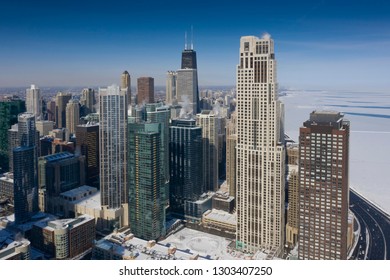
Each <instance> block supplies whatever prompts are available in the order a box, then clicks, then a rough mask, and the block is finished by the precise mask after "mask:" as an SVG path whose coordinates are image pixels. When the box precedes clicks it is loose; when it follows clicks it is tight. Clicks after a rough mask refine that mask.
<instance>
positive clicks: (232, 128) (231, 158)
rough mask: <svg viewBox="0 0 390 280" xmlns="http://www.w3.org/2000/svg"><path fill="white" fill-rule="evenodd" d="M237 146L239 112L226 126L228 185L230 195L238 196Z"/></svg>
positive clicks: (232, 116)
mask: <svg viewBox="0 0 390 280" xmlns="http://www.w3.org/2000/svg"><path fill="white" fill-rule="evenodd" d="M236 145H237V112H234V113H233V114H232V115H231V118H230V119H229V120H228V123H227V124H226V183H227V185H228V187H229V195H230V196H234V197H235V196H236V157H237V156H236Z"/></svg>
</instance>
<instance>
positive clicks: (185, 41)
mask: <svg viewBox="0 0 390 280" xmlns="http://www.w3.org/2000/svg"><path fill="white" fill-rule="evenodd" d="M184 50H187V31H186V32H185V33H184Z"/></svg>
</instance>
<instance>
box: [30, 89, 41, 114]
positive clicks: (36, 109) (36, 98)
mask: <svg viewBox="0 0 390 280" xmlns="http://www.w3.org/2000/svg"><path fill="white" fill-rule="evenodd" d="M26 109H27V112H29V113H33V114H34V115H35V118H36V119H39V118H40V117H41V115H42V95H41V90H40V89H39V88H38V87H36V86H35V85H31V87H30V88H28V89H26Z"/></svg>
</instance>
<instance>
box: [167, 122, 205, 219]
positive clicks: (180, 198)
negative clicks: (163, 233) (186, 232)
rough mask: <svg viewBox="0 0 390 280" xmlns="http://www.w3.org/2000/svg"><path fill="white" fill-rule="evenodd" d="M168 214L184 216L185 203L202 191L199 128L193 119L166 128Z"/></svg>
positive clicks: (194, 199)
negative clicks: (168, 183)
mask: <svg viewBox="0 0 390 280" xmlns="http://www.w3.org/2000/svg"><path fill="white" fill-rule="evenodd" d="M169 137H170V140H169V167H170V175H171V179H170V193H169V198H170V212H172V213H173V214H176V215H178V216H182V217H184V215H185V213H184V204H185V201H196V200H197V199H199V197H200V195H201V194H202V193H203V191H204V181H203V153H202V148H203V141H202V128H201V127H198V126H196V122H195V120H192V119H176V120H172V124H171V126H170V127H169Z"/></svg>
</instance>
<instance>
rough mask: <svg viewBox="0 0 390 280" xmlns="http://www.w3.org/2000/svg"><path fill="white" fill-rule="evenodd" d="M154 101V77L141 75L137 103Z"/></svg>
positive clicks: (138, 81)
mask: <svg viewBox="0 0 390 280" xmlns="http://www.w3.org/2000/svg"><path fill="white" fill-rule="evenodd" d="M142 103H146V104H148V103H154V78H152V77H140V78H138V79H137V104H142Z"/></svg>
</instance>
